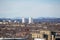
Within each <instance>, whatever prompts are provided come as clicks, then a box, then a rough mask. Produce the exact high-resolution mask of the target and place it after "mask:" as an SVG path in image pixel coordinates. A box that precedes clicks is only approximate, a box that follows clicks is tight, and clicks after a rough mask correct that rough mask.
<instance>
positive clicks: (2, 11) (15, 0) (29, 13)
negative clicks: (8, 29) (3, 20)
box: [0, 0, 60, 18]
mask: <svg viewBox="0 0 60 40" xmlns="http://www.w3.org/2000/svg"><path fill="white" fill-rule="evenodd" d="M0 17H8V18H13V17H33V18H36V17H57V18H60V0H0Z"/></svg>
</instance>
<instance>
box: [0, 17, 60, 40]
mask: <svg viewBox="0 0 60 40" xmlns="http://www.w3.org/2000/svg"><path fill="white" fill-rule="evenodd" d="M26 20H27V21H26ZM37 20H39V21H37ZM0 38H3V39H4V38H5V39H7V38H8V39H14V38H15V39H21V40H58V39H59V40H60V18H53V19H52V18H41V19H40V18H38V19H34V18H31V17H29V18H24V17H22V18H21V19H10V18H8V19H7V18H5V19H4V18H0Z"/></svg>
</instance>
